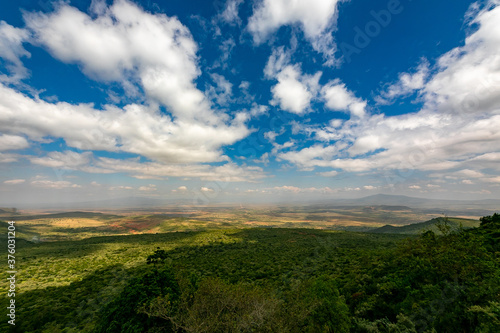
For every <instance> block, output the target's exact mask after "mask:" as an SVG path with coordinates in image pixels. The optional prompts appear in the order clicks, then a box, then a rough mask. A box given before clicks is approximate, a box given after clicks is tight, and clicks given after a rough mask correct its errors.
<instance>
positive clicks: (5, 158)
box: [0, 153, 19, 163]
mask: <svg viewBox="0 0 500 333" xmlns="http://www.w3.org/2000/svg"><path fill="white" fill-rule="evenodd" d="M18 158H19V155H17V154H4V153H0V163H12V162H16V161H17V160H18Z"/></svg>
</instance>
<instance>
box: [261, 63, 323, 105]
mask: <svg viewBox="0 0 500 333" xmlns="http://www.w3.org/2000/svg"><path fill="white" fill-rule="evenodd" d="M320 77H321V72H318V73H316V74H315V75H302V74H301V71H300V69H299V68H298V66H290V65H289V66H286V67H285V68H284V69H283V70H282V71H281V72H280V73H278V75H277V76H276V78H277V80H278V84H276V85H275V86H274V87H272V88H271V92H272V94H273V101H272V104H274V105H279V106H280V108H281V109H282V110H286V111H289V112H292V113H295V114H303V113H304V112H306V111H307V110H309V109H310V105H311V100H312V99H313V98H314V97H315V96H316V94H317V91H318V86H319V84H318V82H319V78H320Z"/></svg>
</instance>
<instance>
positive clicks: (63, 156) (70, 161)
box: [30, 151, 92, 169]
mask: <svg viewBox="0 0 500 333" xmlns="http://www.w3.org/2000/svg"><path fill="white" fill-rule="evenodd" d="M91 156H92V153H91V152H84V153H77V152H74V151H65V152H57V151H53V152H50V153H48V154H47V155H46V156H44V157H32V158H30V161H31V163H33V164H38V165H42V166H45V167H50V168H60V169H77V168H79V167H84V166H86V165H88V164H89V162H90V158H91Z"/></svg>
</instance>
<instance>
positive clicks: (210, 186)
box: [0, 0, 500, 207]
mask: <svg viewBox="0 0 500 333" xmlns="http://www.w3.org/2000/svg"><path fill="white" fill-rule="evenodd" d="M499 5H500V2H499V1H498V0H490V1H482V2H471V1H462V0H459V1H454V2H453V4H450V3H449V2H447V1H424V0H422V1H411V0H399V1H398V0H388V1H387V0H384V1H378V0H376V1H368V0H351V1H340V0H303V1H302V0H296V1H285V0H272V1H271V0H255V1H244V0H216V1H213V2H212V1H177V0H176V1H156V2H155V1H150V0H148V1H142V2H140V1H136V2H133V1H125V0H117V1H84V0H78V1H61V2H52V1H44V0H40V1H28V0H23V1H18V2H3V3H1V4H0V203H2V205H18V206H21V207H22V206H23V204H25V205H28V204H31V203H45V202H47V203H49V202H52V203H54V202H78V201H91V200H102V199H106V198H120V197H130V196H145V197H154V198H158V199H165V200H177V199H182V200H188V201H189V200H192V201H193V202H203V203H212V202H222V201H236V202H270V201H274V200H280V201H281V200H289V199H293V200H298V199H302V200H317V199H322V200H323V199H328V198H343V197H360V196H365V195H371V194H376V193H389V194H404V195H411V196H423V197H434V198H457V199H483V198H500V167H499V165H500V163H498V162H499V160H500V134H499V132H500V131H498V128H499V125H500V6H499Z"/></svg>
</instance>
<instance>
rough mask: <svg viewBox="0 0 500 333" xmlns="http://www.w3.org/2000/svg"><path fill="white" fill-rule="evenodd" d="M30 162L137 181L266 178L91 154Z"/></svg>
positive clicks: (238, 170) (248, 169)
mask: <svg viewBox="0 0 500 333" xmlns="http://www.w3.org/2000/svg"><path fill="white" fill-rule="evenodd" d="M31 162H32V163H35V164H39V165H43V166H47V167H55V168H66V169H73V170H80V171H84V172H89V173H127V174H129V175H130V176H132V177H135V178H139V179H162V177H169V176H170V177H189V178H199V179H201V180H208V181H227V182H255V181H258V180H260V179H263V178H265V177H266V175H265V174H264V172H263V170H262V168H260V167H255V166H253V167H252V166H244V167H239V166H237V165H236V164H234V163H226V164H223V165H219V166H211V165H208V164H165V163H159V162H141V161H139V159H138V158H132V159H113V158H105V157H99V158H96V157H94V156H93V155H92V153H91V152H84V153H76V152H71V151H66V152H60V153H59V152H52V153H49V154H47V156H44V157H39V158H38V157H37V158H31Z"/></svg>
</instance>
